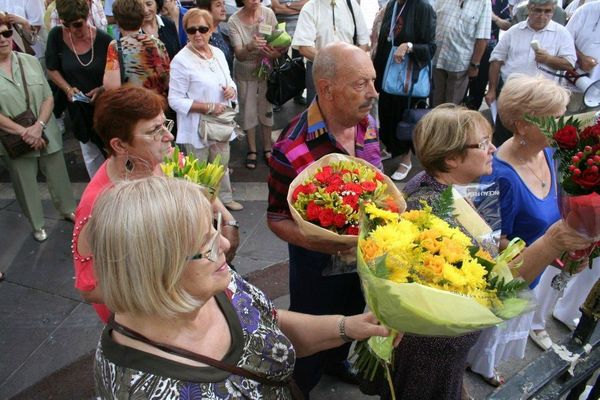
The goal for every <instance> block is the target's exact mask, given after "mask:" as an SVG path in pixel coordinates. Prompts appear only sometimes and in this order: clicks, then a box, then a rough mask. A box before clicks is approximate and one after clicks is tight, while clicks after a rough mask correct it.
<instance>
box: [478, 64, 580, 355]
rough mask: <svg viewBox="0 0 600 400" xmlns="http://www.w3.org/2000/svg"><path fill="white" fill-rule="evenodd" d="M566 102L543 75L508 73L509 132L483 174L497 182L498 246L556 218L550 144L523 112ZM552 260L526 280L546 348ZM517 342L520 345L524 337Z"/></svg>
mask: <svg viewBox="0 0 600 400" xmlns="http://www.w3.org/2000/svg"><path fill="white" fill-rule="evenodd" d="M568 103H569V92H568V91H567V90H566V89H564V88H563V87H561V86H560V85H558V84H557V83H556V82H554V81H551V80H549V79H546V78H544V77H542V76H536V77H531V76H526V75H520V74H516V75H512V76H511V78H510V79H509V80H508V82H506V84H505V85H504V88H503V89H502V93H501V94H500V97H499V99H498V112H499V114H500V118H501V119H502V122H503V124H504V126H505V127H506V128H507V129H508V130H510V131H511V132H512V133H513V136H512V138H510V139H508V140H507V141H506V142H505V143H504V144H502V146H500V148H499V149H498V152H497V153H496V154H495V156H494V174H493V175H492V176H489V177H486V178H484V179H483V181H497V182H498V183H499V185H500V197H501V206H502V207H501V217H502V243H501V246H502V245H503V244H504V245H506V243H508V241H510V240H511V239H512V238H514V237H520V238H521V239H523V240H525V242H526V243H527V244H530V243H532V242H533V241H535V240H536V239H537V238H539V237H540V236H542V235H543V234H544V232H545V231H546V230H547V229H548V227H550V226H551V225H552V224H553V223H555V222H556V221H561V219H560V212H559V209H558V202H557V200H558V199H557V192H558V189H557V180H556V175H555V167H554V160H553V149H551V148H549V147H548V139H547V138H546V137H545V136H544V134H543V133H542V132H540V130H539V128H537V127H536V126H535V125H533V124H532V123H530V122H527V121H526V120H525V117H526V116H536V117H560V116H562V115H563V114H564V113H565V110H566V106H567V104H568ZM569 250H571V249H569ZM553 261H554V260H550V261H549V262H548V263H547V265H548V266H549V267H548V268H542V269H541V270H540V271H539V273H538V275H536V276H535V277H534V278H535V279H533V283H532V284H531V287H534V288H535V289H534V293H535V295H536V298H537V301H538V304H539V305H540V307H538V309H537V310H536V312H535V314H534V316H533V323H532V325H531V331H530V332H529V335H530V337H531V338H532V340H533V341H534V342H535V343H536V344H537V345H538V346H540V347H541V348H543V349H545V350H547V349H549V348H550V347H551V346H552V340H551V339H550V336H549V335H548V333H547V332H546V330H545V329H544V328H545V318H546V314H547V313H548V312H549V309H550V307H551V306H552V304H553V303H554V301H555V300H556V296H555V295H557V294H558V292H556V291H554V290H553V289H552V288H550V286H549V285H550V281H551V279H552V277H553V276H554V275H556V274H557V273H559V272H560V271H559V270H558V269H557V268H555V267H554V266H552V264H554V262H553ZM540 278H541V283H540V284H538V282H540ZM522 347H523V350H524V347H525V341H523V342H522ZM521 354H522V351H521Z"/></svg>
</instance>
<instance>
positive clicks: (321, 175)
mask: <svg viewBox="0 0 600 400" xmlns="http://www.w3.org/2000/svg"><path fill="white" fill-rule="evenodd" d="M330 177H331V167H330V166H329V165H327V166H325V167H323V170H322V171H321V172H317V173H316V174H315V179H316V180H318V181H319V182H321V183H325V182H327V180H328V179H329V178H330Z"/></svg>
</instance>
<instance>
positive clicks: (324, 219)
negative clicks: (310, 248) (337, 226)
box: [319, 208, 334, 228]
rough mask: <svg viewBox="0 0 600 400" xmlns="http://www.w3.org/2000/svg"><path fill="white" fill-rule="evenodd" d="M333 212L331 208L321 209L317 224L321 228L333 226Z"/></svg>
mask: <svg viewBox="0 0 600 400" xmlns="http://www.w3.org/2000/svg"><path fill="white" fill-rule="evenodd" d="M333 217H334V215H333V210H332V209H331V208H323V209H321V212H319V224H320V225H321V226H322V227H323V228H328V227H330V226H331V225H333Z"/></svg>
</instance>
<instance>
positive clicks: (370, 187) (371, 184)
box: [360, 181, 377, 192]
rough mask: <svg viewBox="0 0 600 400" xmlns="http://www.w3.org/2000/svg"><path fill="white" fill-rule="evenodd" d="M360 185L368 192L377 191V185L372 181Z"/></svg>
mask: <svg viewBox="0 0 600 400" xmlns="http://www.w3.org/2000/svg"><path fill="white" fill-rule="evenodd" d="M360 185H361V186H362V188H363V189H364V190H365V191H366V192H372V191H374V190H375V189H377V184H376V183H375V182H371V181H366V182H362V183H361V184H360Z"/></svg>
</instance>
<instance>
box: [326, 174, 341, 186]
mask: <svg viewBox="0 0 600 400" xmlns="http://www.w3.org/2000/svg"><path fill="white" fill-rule="evenodd" d="M343 183H344V180H343V179H342V177H341V176H340V175H338V174H335V175H331V177H329V179H327V184H328V185H336V186H340V185H342V184H343Z"/></svg>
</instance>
